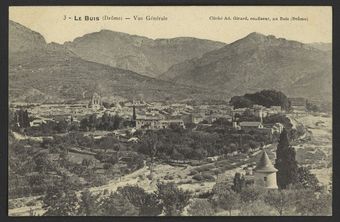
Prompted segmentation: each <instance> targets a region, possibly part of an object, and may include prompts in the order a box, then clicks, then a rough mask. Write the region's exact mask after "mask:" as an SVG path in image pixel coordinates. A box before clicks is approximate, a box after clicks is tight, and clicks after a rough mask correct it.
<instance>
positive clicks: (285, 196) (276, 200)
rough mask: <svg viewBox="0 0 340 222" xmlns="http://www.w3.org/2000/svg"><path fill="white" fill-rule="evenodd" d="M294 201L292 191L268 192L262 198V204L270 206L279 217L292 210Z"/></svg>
mask: <svg viewBox="0 0 340 222" xmlns="http://www.w3.org/2000/svg"><path fill="white" fill-rule="evenodd" d="M294 199H295V196H294V192H293V191H292V190H269V191H268V192H267V194H266V195H265V196H264V202H265V203H266V204H268V205H270V206H272V207H273V208H274V209H275V210H276V211H277V212H278V214H279V215H280V216H282V215H284V213H285V212H286V211H287V210H288V209H290V208H292V206H293V201H294Z"/></svg>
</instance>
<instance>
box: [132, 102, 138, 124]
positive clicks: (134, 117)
mask: <svg viewBox="0 0 340 222" xmlns="http://www.w3.org/2000/svg"><path fill="white" fill-rule="evenodd" d="M136 119H137V115H136V107H135V106H133V108H132V127H136Z"/></svg>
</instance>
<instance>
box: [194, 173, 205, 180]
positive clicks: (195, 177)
mask: <svg viewBox="0 0 340 222" xmlns="http://www.w3.org/2000/svg"><path fill="white" fill-rule="evenodd" d="M192 179H195V180H197V181H202V180H204V178H203V176H202V175H201V174H196V175H194V176H193V177H192Z"/></svg>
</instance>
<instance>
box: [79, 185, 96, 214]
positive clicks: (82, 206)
mask: <svg viewBox="0 0 340 222" xmlns="http://www.w3.org/2000/svg"><path fill="white" fill-rule="evenodd" d="M99 196H100V194H93V193H91V192H90V191H89V190H88V189H85V190H84V191H82V192H81V194H80V202H79V208H78V215H81V216H96V215H97V212H98V209H97V206H98V199H99Z"/></svg>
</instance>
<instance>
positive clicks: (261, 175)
mask: <svg viewBox="0 0 340 222" xmlns="http://www.w3.org/2000/svg"><path fill="white" fill-rule="evenodd" d="M254 171H255V174H254V179H255V185H258V186H262V187H264V188H268V189H277V188H278V187H277V182H276V172H277V169H276V168H275V167H274V166H273V164H272V162H271V161H270V159H269V157H268V155H267V153H266V151H265V150H263V153H262V156H261V159H260V161H259V162H258V163H257V166H256V168H255V170H254Z"/></svg>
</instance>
